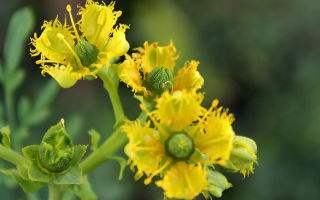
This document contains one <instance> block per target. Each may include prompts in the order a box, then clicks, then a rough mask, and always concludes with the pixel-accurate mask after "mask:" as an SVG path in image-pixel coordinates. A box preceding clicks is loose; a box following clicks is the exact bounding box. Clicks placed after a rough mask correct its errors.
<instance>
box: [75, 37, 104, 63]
mask: <svg viewBox="0 0 320 200" xmlns="http://www.w3.org/2000/svg"><path fill="white" fill-rule="evenodd" d="M75 51H76V53H77V55H78V56H79V58H80V61H81V64H82V65H83V66H86V67H88V66H90V65H91V64H92V63H94V62H96V61H97V56H98V53H99V50H98V49H97V47H96V46H94V45H93V44H90V43H89V42H88V41H87V40H86V39H84V38H81V39H80V41H79V42H78V44H77V45H76V47H75Z"/></svg>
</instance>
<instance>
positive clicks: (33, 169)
mask: <svg viewBox="0 0 320 200" xmlns="http://www.w3.org/2000/svg"><path fill="white" fill-rule="evenodd" d="M28 175H29V179H30V180H32V181H39V182H45V183H47V182H49V181H50V179H51V175H49V174H46V173H44V172H42V171H41V170H40V169H39V168H38V167H37V166H36V165H35V164H34V163H32V164H31V166H30V168H29V170H28Z"/></svg>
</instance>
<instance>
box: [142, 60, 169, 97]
mask: <svg viewBox="0 0 320 200" xmlns="http://www.w3.org/2000/svg"><path fill="white" fill-rule="evenodd" d="M172 85H173V76H172V73H171V71H170V70H169V68H166V67H162V66H159V67H156V68H154V69H153V70H152V71H151V72H150V73H149V74H147V76H146V80H145V86H146V88H147V90H148V91H150V92H151V94H152V95H153V94H155V95H161V94H162V93H163V92H164V91H166V90H171V89H172Z"/></svg>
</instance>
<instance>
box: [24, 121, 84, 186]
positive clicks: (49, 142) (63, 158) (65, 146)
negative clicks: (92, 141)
mask: <svg viewBox="0 0 320 200" xmlns="http://www.w3.org/2000/svg"><path fill="white" fill-rule="evenodd" d="M63 123H64V122H63V121H62V120H61V121H60V122H59V123H58V124H57V125H55V126H52V127H51V128H50V129H49V130H48V131H47V132H46V133H45V135H44V136H43V139H42V142H41V144H40V145H31V146H27V147H24V148H23V149H22V152H23V154H24V156H25V157H26V158H27V159H29V160H30V161H32V165H31V166H29V168H28V177H29V178H30V179H31V180H32V181H39V182H53V183H54V184H81V183H82V170H81V168H79V167H78V164H79V162H80V160H81V158H82V157H83V156H84V154H85V152H86V149H87V146H85V145H76V146H74V145H73V144H72V141H71V138H70V137H69V135H68V134H67V133H66V130H65V127H64V124H63Z"/></svg>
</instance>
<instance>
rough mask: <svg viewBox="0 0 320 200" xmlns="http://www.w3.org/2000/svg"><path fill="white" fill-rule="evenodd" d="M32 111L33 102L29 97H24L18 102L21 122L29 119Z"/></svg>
mask: <svg viewBox="0 0 320 200" xmlns="http://www.w3.org/2000/svg"><path fill="white" fill-rule="evenodd" d="M30 113H31V103H30V100H29V99H28V98H27V97H22V98H21V99H20V101H19V104H18V117H19V120H20V122H22V123H23V124H24V122H25V121H26V120H27V119H28V117H29V115H30Z"/></svg>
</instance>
